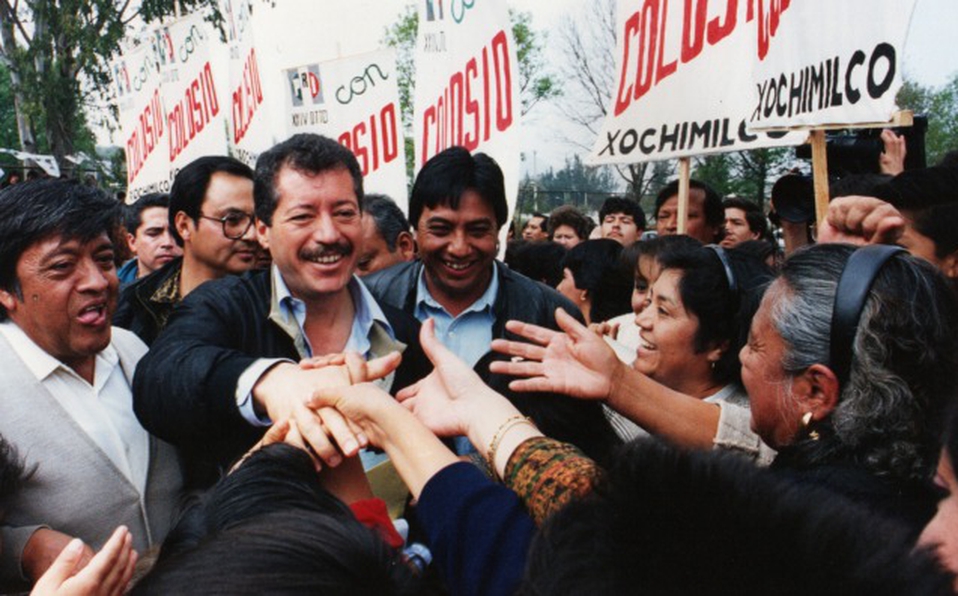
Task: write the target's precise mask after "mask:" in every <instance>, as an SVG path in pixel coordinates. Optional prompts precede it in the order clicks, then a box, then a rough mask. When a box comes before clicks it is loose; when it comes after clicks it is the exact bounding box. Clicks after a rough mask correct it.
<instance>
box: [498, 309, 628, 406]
mask: <svg viewBox="0 0 958 596" xmlns="http://www.w3.org/2000/svg"><path fill="white" fill-rule="evenodd" d="M556 322H557V323H558V324H559V328H560V329H562V330H563V331H565V333H559V332H557V331H552V330H550V329H546V328H544V327H539V326H536V325H530V324H528V323H521V322H519V321H509V322H508V323H506V329H508V330H509V331H511V332H512V333H515V334H516V335H519V336H521V337H523V338H525V339H527V340H529V341H531V342H533V343H525V342H517V341H508V340H502V339H497V340H494V341H493V342H492V349H493V350H495V351H496V352H499V353H501V354H506V355H508V356H512V357H513V360H512V361H511V362H507V361H499V362H493V363H492V364H491V365H490V367H489V370H491V371H492V372H494V373H502V374H506V375H513V376H518V377H526V378H524V379H520V380H516V381H512V382H511V383H509V388H510V389H512V390H513V391H545V392H553V393H562V394H565V395H569V396H572V397H578V398H582V399H606V398H607V397H608V396H609V394H610V392H611V390H612V383H613V379H614V377H615V375H616V373H617V371H618V370H619V368H620V367H624V366H625V365H624V364H623V363H622V362H621V361H620V360H619V359H618V358H617V357H616V355H615V352H614V351H613V350H612V348H610V347H609V345H608V344H607V343H606V342H605V341H604V340H603V339H602V338H601V337H599V336H598V335H596V334H595V333H593V332H591V331H590V330H589V329H588V328H587V327H585V326H583V325H582V324H581V323H579V322H578V321H576V320H575V319H574V318H573V317H572V316H571V315H569V314H568V313H566V312H565V311H564V310H562V309H561V308H560V309H557V310H556Z"/></svg>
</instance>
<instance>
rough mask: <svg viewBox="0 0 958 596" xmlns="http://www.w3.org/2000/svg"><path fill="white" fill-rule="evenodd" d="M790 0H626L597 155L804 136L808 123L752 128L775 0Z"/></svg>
mask: <svg viewBox="0 0 958 596" xmlns="http://www.w3.org/2000/svg"><path fill="white" fill-rule="evenodd" d="M783 4H785V5H787V4H788V0H726V1H724V2H716V1H712V2H709V1H708V0H619V3H618V9H617V10H618V17H617V25H616V40H617V41H616V50H615V51H616V56H617V64H616V77H615V87H614V88H613V90H612V99H611V102H610V105H609V108H608V116H607V118H606V120H605V122H604V123H603V125H602V127H601V129H600V130H599V136H598V138H597V139H596V143H595V145H594V146H593V148H592V153H591V155H590V159H589V162H590V163H593V164H622V163H638V162H646V161H657V160H663V159H670V158H676V157H692V156H696V155H707V154H711V153H722V152H727V151H741V150H746V149H758V148H761V147H772V146H783V145H798V144H800V143H802V142H804V140H805V138H806V135H805V134H803V133H788V134H785V133H778V132H762V133H758V132H752V131H750V130H749V128H748V118H749V115H750V114H751V112H752V110H753V109H754V107H755V104H754V101H753V92H754V84H753V82H752V65H753V64H754V63H755V62H757V61H758V60H759V52H760V44H759V40H761V39H766V40H767V39H768V37H769V35H771V34H772V33H771V31H770V23H771V22H774V21H773V19H772V15H770V14H768V10H767V9H766V7H767V6H769V5H771V6H774V7H776V8H775V10H776V11H778V10H780V9H779V8H778V7H779V6H780V5H783ZM774 14H775V15H777V14H778V12H775V13H774ZM775 18H778V17H777V16H776V17H775ZM846 25H849V24H848V23H846Z"/></svg>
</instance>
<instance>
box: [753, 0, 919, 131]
mask: <svg viewBox="0 0 958 596" xmlns="http://www.w3.org/2000/svg"><path fill="white" fill-rule="evenodd" d="M914 8H915V0H842V1H841V2H835V1H834V0H802V1H801V2H797V1H793V2H790V1H788V0H776V1H774V2H773V1H770V0H760V1H759V2H758V10H759V17H760V18H761V17H762V16H763V15H762V11H763V10H764V11H765V15H764V16H765V18H767V19H768V26H767V28H766V33H765V35H764V36H763V37H762V38H760V39H759V45H758V60H757V62H756V65H755V68H754V74H753V84H752V90H753V94H752V110H751V112H750V114H751V116H750V117H749V124H750V125H751V126H752V127H754V128H756V129H759V128H769V127H776V126H778V127H785V126H816V125H826V124H860V123H873V122H888V121H889V120H890V119H891V117H892V114H893V113H894V112H895V110H897V107H896V106H895V95H896V94H897V93H898V90H899V89H900V88H901V85H902V77H901V70H902V68H901V67H902V65H901V61H902V56H903V55H904V47H905V37H906V36H907V34H908V26H909V23H910V21H911V14H912V11H913V10H914Z"/></svg>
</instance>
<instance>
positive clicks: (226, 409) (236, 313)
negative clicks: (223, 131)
mask: <svg viewBox="0 0 958 596" xmlns="http://www.w3.org/2000/svg"><path fill="white" fill-rule="evenodd" d="M271 294H272V290H271V280H270V274H269V271H268V270H267V271H257V272H253V273H248V274H245V275H243V276H241V277H234V276H229V277H226V278H223V279H219V280H214V281H209V282H206V283H204V284H203V285H201V286H200V287H198V288H197V289H196V290H194V291H193V292H191V293H190V294H189V295H188V296H187V297H186V298H185V299H184V300H183V301H182V302H181V303H180V304H179V306H178V307H177V308H176V309H175V310H174V312H173V314H172V315H171V317H170V319H169V323H168V324H167V326H166V328H165V329H164V330H163V331H162V332H161V333H160V335H159V336H158V337H157V338H156V341H155V342H154V343H153V346H152V348H151V349H150V351H149V352H148V353H147V354H146V356H144V357H143V359H142V360H140V363H139V365H138V366H137V369H136V375H135V377H134V379H133V407H134V411H135V412H136V416H137V418H138V419H139V420H140V423H141V424H142V425H143V427H144V428H145V429H146V430H148V431H149V432H151V433H153V434H154V435H156V436H157V437H160V438H162V439H163V440H165V441H167V442H169V443H171V444H173V445H176V446H177V447H179V448H180V449H181V453H182V454H183V455H184V457H185V459H186V462H185V464H186V466H187V469H188V471H189V472H191V478H190V480H191V483H192V484H193V485H194V486H195V485H196V484H206V483H208V482H209V481H211V480H215V478H212V477H210V467H211V466H212V467H214V468H218V469H219V470H223V469H227V468H228V466H229V464H230V463H231V462H232V461H233V460H235V459H236V458H238V457H239V456H241V455H242V454H243V453H244V452H245V451H246V450H247V449H249V448H250V447H251V446H252V445H253V444H254V443H256V441H258V440H259V439H260V437H262V435H263V433H264V431H265V429H264V428H259V427H254V426H252V425H250V424H249V423H248V422H247V421H246V420H245V419H244V418H243V417H242V415H241V414H240V412H239V408H238V406H237V404H236V385H237V381H238V380H239V377H240V375H241V374H242V373H243V371H244V370H246V368H247V367H249V366H250V365H251V364H252V363H253V362H254V361H256V360H257V359H259V358H289V359H292V360H294V361H298V360H299V359H300V355H299V353H298V352H297V350H296V346H295V344H294V341H293V338H292V337H290V335H289V334H287V333H286V332H285V331H284V330H283V329H282V328H281V327H280V326H279V325H277V324H276V323H274V322H273V321H271V320H270V319H269V312H270V305H271V302H272V300H271ZM381 306H382V310H383V312H384V314H385V315H386V318H387V320H388V321H389V324H390V325H391V326H392V328H393V331H394V332H395V335H396V339H397V340H398V341H400V342H403V343H405V344H406V345H407V348H406V350H405V351H404V352H403V359H402V364H401V365H400V366H399V369H398V370H397V371H396V376H395V378H394V380H393V383H392V391H393V392H395V391H398V390H399V389H401V388H402V387H405V386H406V385H409V384H412V383H414V382H415V381H417V380H419V379H420V378H422V377H423V376H425V375H426V374H428V372H429V371H430V370H431V368H432V366H431V364H430V363H429V361H428V360H427V359H426V357H425V355H424V354H423V352H422V349H421V348H420V347H419V337H418V333H419V323H418V322H417V321H416V320H415V319H414V318H412V317H410V316H408V315H406V314H405V313H403V312H401V311H398V310H397V309H394V308H392V307H390V306H388V305H381Z"/></svg>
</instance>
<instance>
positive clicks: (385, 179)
mask: <svg viewBox="0 0 958 596" xmlns="http://www.w3.org/2000/svg"><path fill="white" fill-rule="evenodd" d="M284 74H285V77H284V78H285V81H286V91H287V93H286V116H285V121H286V128H287V132H288V134H289V135H293V134H296V133H299V132H315V133H318V134H322V135H326V136H328V137H330V138H333V139H336V140H338V141H339V142H340V143H342V144H343V145H345V146H346V147H349V149H350V150H351V151H352V152H353V153H354V154H355V155H356V159H357V160H358V161H359V167H360V168H362V171H363V188H364V189H365V191H366V192H367V193H369V192H373V193H382V194H385V195H388V196H389V197H390V198H392V199H393V200H394V201H396V204H397V205H399V207H400V208H401V209H402V210H403V212H404V213H405V212H407V205H408V201H407V198H406V149H405V143H404V141H403V130H402V115H401V111H400V109H399V86H398V85H397V81H396V78H397V76H398V75H397V73H396V53H395V51H394V50H384V51H380V52H371V53H368V54H360V55H357V56H352V57H349V58H343V59H341V60H330V61H327V62H318V63H313V64H304V65H302V66H298V67H295V68H289V69H286V71H285V73H284Z"/></svg>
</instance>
